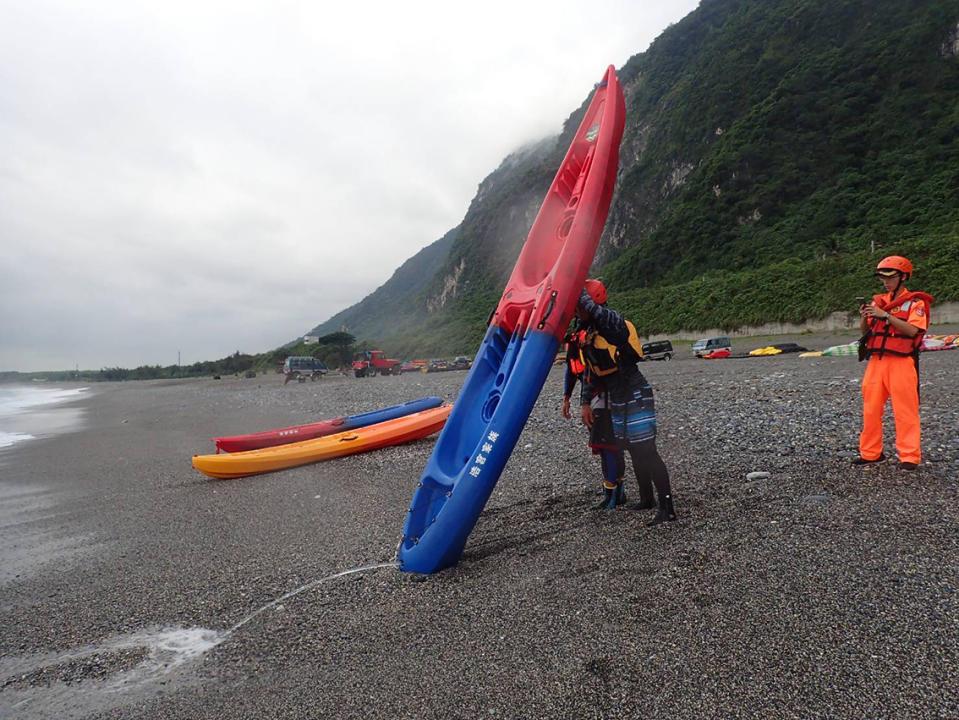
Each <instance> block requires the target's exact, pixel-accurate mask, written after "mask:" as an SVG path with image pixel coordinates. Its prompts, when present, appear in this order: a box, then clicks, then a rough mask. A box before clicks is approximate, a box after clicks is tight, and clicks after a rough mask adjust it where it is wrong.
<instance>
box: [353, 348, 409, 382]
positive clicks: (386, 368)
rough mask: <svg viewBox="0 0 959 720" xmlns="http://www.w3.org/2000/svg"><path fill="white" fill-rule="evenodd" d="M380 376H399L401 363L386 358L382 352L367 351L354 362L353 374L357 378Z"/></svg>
mask: <svg viewBox="0 0 959 720" xmlns="http://www.w3.org/2000/svg"><path fill="white" fill-rule="evenodd" d="M377 373H379V374H380V375H399V374H400V361H399V360H394V359H393V358H388V357H386V353H385V352H383V351H382V350H367V351H366V352H365V353H363V354H362V355H358V356H357V358H356V360H354V361H353V374H354V375H356V377H358V378H361V377H366V376H367V375H369V376H370V377H373V376H374V375H376V374H377Z"/></svg>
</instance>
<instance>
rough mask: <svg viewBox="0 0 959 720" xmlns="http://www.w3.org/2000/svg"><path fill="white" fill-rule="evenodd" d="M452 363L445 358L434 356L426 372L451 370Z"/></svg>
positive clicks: (427, 365)
mask: <svg viewBox="0 0 959 720" xmlns="http://www.w3.org/2000/svg"><path fill="white" fill-rule="evenodd" d="M449 369H450V364H449V363H448V362H446V360H444V359H443V358H432V359H431V360H430V361H429V362H428V363H427V364H426V368H425V371H426V372H443V371H444V370H449Z"/></svg>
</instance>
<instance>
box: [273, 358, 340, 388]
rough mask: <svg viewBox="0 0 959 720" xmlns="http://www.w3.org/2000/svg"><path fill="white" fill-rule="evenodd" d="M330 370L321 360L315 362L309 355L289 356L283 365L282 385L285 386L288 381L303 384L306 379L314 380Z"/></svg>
mask: <svg viewBox="0 0 959 720" xmlns="http://www.w3.org/2000/svg"><path fill="white" fill-rule="evenodd" d="M329 371H330V369H329V368H328V367H327V366H326V364H325V363H324V362H323V361H322V360H317V359H316V358H315V357H310V356H309V355H291V356H290V357H288V358H287V359H286V360H285V361H284V363H283V374H284V375H286V379H285V380H284V381H283V384H284V385H286V384H287V383H288V382H290V380H294V379H295V380H298V381H299V382H304V381H305V380H306V379H307V378H309V379H310V380H316V379H317V378H321V377H323V376H324V375H326V374H327V373H328V372H329Z"/></svg>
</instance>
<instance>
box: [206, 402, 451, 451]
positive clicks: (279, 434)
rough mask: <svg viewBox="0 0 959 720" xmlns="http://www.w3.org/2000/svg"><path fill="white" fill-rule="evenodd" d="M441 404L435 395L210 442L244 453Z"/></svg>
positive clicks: (383, 420) (382, 420) (396, 416)
mask: <svg viewBox="0 0 959 720" xmlns="http://www.w3.org/2000/svg"><path fill="white" fill-rule="evenodd" d="M442 404H443V399H442V398H439V397H435V396H434V397H424V398H419V399H418V400H410V401H409V402H406V403H401V404H399V405H391V406H390V407H386V408H382V409H380V410H371V411H369V412H365V413H359V414H357V415H348V416H346V417H340V418H333V419H331V420H321V421H319V422H315V423H307V424H305V425H294V426H292V427H287V428H280V429H278V430H264V431H263V432H257V433H250V434H248V435H231V436H229V437H218V438H213V442H214V443H216V450H217V452H220V451H223V452H229V453H233V452H243V451H245V450H259V449H260V448H266V447H275V446H276V445H286V444H287V443H292V442H299V441H300V440H312V439H313V438H318V437H324V436H326V435H332V434H333V433H338V432H343V431H344V430H354V429H356V428H360V427H366V426H367V425H373V424H374V423H379V422H385V421H386V420H392V419H394V418H398V417H403V416H404V415H409V414H410V413H415V412H419V411H421V410H429V409H430V408H435V407H439V406H440V405H442Z"/></svg>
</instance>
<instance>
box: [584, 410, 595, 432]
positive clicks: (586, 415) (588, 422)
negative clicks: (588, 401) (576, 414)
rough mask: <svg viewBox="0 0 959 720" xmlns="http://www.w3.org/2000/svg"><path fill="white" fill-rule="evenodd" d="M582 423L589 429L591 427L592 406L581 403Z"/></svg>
mask: <svg viewBox="0 0 959 720" xmlns="http://www.w3.org/2000/svg"><path fill="white" fill-rule="evenodd" d="M582 411H583V425H585V426H586V427H588V428H589V429H590V430H592V429H593V408H591V407H590V406H589V405H583V407H582Z"/></svg>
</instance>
